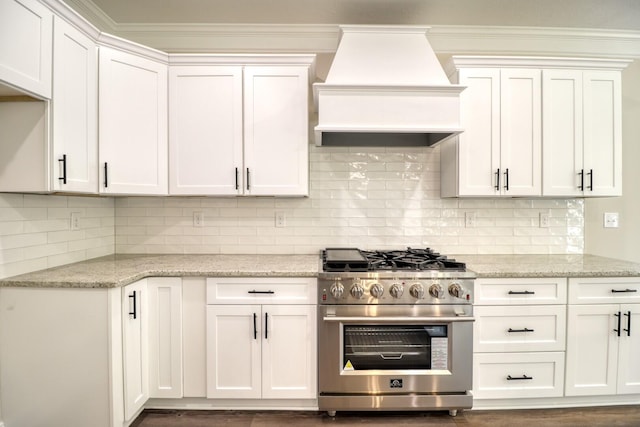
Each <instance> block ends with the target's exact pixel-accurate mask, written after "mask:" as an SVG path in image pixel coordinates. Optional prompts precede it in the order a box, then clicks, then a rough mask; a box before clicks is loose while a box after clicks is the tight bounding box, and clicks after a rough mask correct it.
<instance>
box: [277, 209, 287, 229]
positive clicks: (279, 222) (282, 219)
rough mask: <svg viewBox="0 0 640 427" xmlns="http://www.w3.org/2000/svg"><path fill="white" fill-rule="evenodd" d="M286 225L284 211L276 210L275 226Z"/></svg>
mask: <svg viewBox="0 0 640 427" xmlns="http://www.w3.org/2000/svg"><path fill="white" fill-rule="evenodd" d="M286 225H287V221H286V217H285V215H284V212H276V227H284V226H286Z"/></svg>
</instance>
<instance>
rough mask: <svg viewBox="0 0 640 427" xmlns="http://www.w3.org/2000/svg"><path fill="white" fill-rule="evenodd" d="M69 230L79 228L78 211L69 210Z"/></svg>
mask: <svg viewBox="0 0 640 427" xmlns="http://www.w3.org/2000/svg"><path fill="white" fill-rule="evenodd" d="M70 224H71V227H70V228H71V230H80V212H71V221H70Z"/></svg>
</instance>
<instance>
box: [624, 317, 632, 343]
mask: <svg viewBox="0 0 640 427" xmlns="http://www.w3.org/2000/svg"><path fill="white" fill-rule="evenodd" d="M624 315H625V316H626V317H627V329H623V330H624V331H625V332H626V333H627V336H628V337H630V336H631V311H627V312H626V313H625V314H624Z"/></svg>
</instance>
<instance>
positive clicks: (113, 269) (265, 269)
mask: <svg viewBox="0 0 640 427" xmlns="http://www.w3.org/2000/svg"><path fill="white" fill-rule="evenodd" d="M317 275H318V255H200V254H197V255H108V256H104V257H100V258H93V259H90V260H87V261H81V262H77V263H74V264H68V265H63V266H60V267H54V268H49V269H46V270H39V271H35V272H33V273H26V274H22V275H19V276H13V277H8V278H6V279H2V280H0V287H33V288H38V287H39V288H114V287H120V286H125V285H128V284H129V283H133V282H135V281H136V280H140V279H143V278H145V277H189V276H191V277H194V276H196V277H207V276H209V277H215V276H218V277H220V276H225V277H232V276H237V277H267V276H273V277H316V276H317Z"/></svg>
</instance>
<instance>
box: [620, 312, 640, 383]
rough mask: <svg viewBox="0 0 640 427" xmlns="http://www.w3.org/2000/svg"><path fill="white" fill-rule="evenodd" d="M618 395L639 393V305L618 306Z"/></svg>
mask: <svg viewBox="0 0 640 427" xmlns="http://www.w3.org/2000/svg"><path fill="white" fill-rule="evenodd" d="M620 312H621V313H620V314H621V318H620V326H621V327H620V329H621V330H620V339H619V341H620V349H619V354H618V394H637V393H640V363H638V356H639V355H640V304H623V305H621V306H620Z"/></svg>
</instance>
